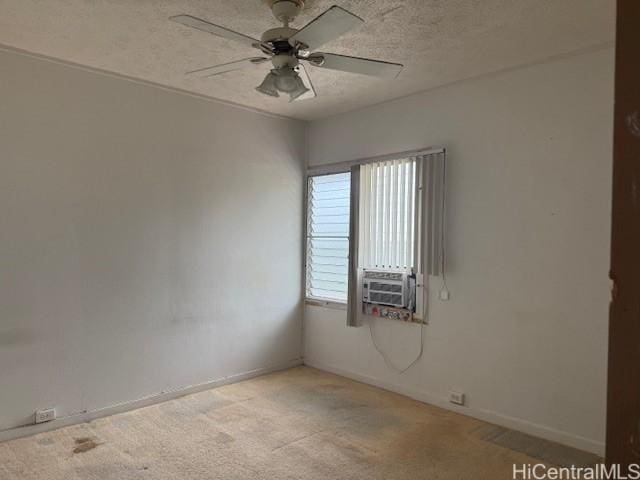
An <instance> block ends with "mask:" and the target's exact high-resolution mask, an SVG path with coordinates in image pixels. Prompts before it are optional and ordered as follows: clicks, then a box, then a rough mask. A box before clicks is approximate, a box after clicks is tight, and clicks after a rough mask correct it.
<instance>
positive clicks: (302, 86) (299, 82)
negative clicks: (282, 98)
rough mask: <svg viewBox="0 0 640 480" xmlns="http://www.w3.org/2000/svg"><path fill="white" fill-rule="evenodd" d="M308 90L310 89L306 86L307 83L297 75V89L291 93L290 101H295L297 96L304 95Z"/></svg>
mask: <svg viewBox="0 0 640 480" xmlns="http://www.w3.org/2000/svg"><path fill="white" fill-rule="evenodd" d="M308 91H309V89H308V88H307V87H306V86H305V84H304V82H303V81H302V79H301V78H300V77H299V76H297V77H296V89H295V90H294V91H292V92H290V93H289V101H290V102H293V101H294V100H295V99H296V98H298V97H300V96H301V95H304V94H305V93H307V92H308Z"/></svg>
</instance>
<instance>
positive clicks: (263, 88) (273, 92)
mask: <svg viewBox="0 0 640 480" xmlns="http://www.w3.org/2000/svg"><path fill="white" fill-rule="evenodd" d="M256 90H257V91H258V92H260V93H263V94H265V95H269V96H270V97H279V96H280V94H279V93H278V88H277V87H276V76H275V75H274V74H273V72H269V73H267V76H266V77H264V80H263V81H262V83H261V84H260V85H258V86H257V87H256Z"/></svg>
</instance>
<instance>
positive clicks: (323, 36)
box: [289, 6, 364, 50]
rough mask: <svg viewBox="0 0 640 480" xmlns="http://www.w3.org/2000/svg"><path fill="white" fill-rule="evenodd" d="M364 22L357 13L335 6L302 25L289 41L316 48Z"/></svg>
mask: <svg viewBox="0 0 640 480" xmlns="http://www.w3.org/2000/svg"><path fill="white" fill-rule="evenodd" d="M362 23H364V20H362V19H361V18H360V17H358V16H357V15H354V14H353V13H351V12H348V11H346V10H345V9H344V8H341V7H338V6H333V7H331V8H330V9H328V10H327V11H325V12H324V13H323V14H322V15H320V16H318V17H316V18H315V19H313V20H311V21H310V22H309V23H307V24H306V25H305V26H304V27H302V30H300V31H299V32H298V33H296V34H295V35H293V36H292V37H291V38H289V43H290V44H291V45H292V46H295V45H296V44H297V43H302V44H303V47H304V49H305V50H315V49H316V48H318V47H319V46H321V45H324V44H325V43H327V42H329V41H331V40H333V39H335V38H338V37H339V36H341V35H343V34H344V33H347V32H348V31H349V30H351V29H352V28H354V27H356V26H358V25H360V24H362Z"/></svg>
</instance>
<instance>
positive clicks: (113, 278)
mask: <svg viewBox="0 0 640 480" xmlns="http://www.w3.org/2000/svg"><path fill="white" fill-rule="evenodd" d="M0 70H1V71H2V74H1V75H0V99H2V100H1V101H0V406H1V408H0V430H3V429H9V428H12V427H16V426H19V425H23V424H26V423H29V422H31V421H33V412H34V410H36V409H37V408H43V407H49V406H55V407H57V409H58V415H59V416H63V417H65V416H69V415H74V414H77V413H78V412H83V411H96V410H98V409H103V408H105V407H109V406H111V405H114V404H119V403H122V402H130V401H131V400H134V399H139V398H141V397H145V396H149V395H154V394H158V393H160V392H166V391H169V390H173V389H180V388H183V387H185V386H189V385H195V384H199V383H203V382H208V381H211V380H217V379H220V378H223V377H228V376H231V375H237V374H242V373H245V372H251V371H254V370H256V369H258V370H261V369H268V368H274V367H282V366H286V365H290V364H291V361H292V360H295V359H297V358H299V357H300V353H301V316H302V307H301V296H302V290H301V285H302V279H301V263H302V254H301V252H302V244H301V235H302V218H303V211H302V203H303V201H302V199H303V185H304V180H303V178H304V153H305V134H304V130H305V125H304V124H303V123H300V122H294V121H289V120H283V119H278V118H275V117H268V116H264V115H260V114H257V113H253V112H250V111H246V110H241V109H238V108H234V107H230V106H225V105H222V104H218V103H213V102H210V101H206V100H203V99H199V98H196V97H192V96H187V95H181V94H178V93H175V92H171V91H167V90H162V89H159V88H155V87H150V86H147V85H142V84H137V83H133V82H130V81H126V80H123V79H119V78H114V77H110V76H104V75H100V74H95V73H91V72H87V71H83V70H79V69H75V68H71V67H68V66H63V65H59V64H55V63H51V62H47V61H43V60H39V59H34V58H29V57H25V56H21V55H18V54H15V53H11V52H7V51H3V52H0Z"/></svg>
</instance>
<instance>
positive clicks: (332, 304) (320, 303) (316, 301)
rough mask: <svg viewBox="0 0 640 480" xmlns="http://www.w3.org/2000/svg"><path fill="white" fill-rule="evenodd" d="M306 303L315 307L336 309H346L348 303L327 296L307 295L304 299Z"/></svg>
mask: <svg viewBox="0 0 640 480" xmlns="http://www.w3.org/2000/svg"><path fill="white" fill-rule="evenodd" d="M304 303H305V305H313V306H315V307H325V308H333V309H334V310H346V309H347V303H346V302H341V301H339V300H328V299H326V298H313V297H307V298H305V299H304Z"/></svg>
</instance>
